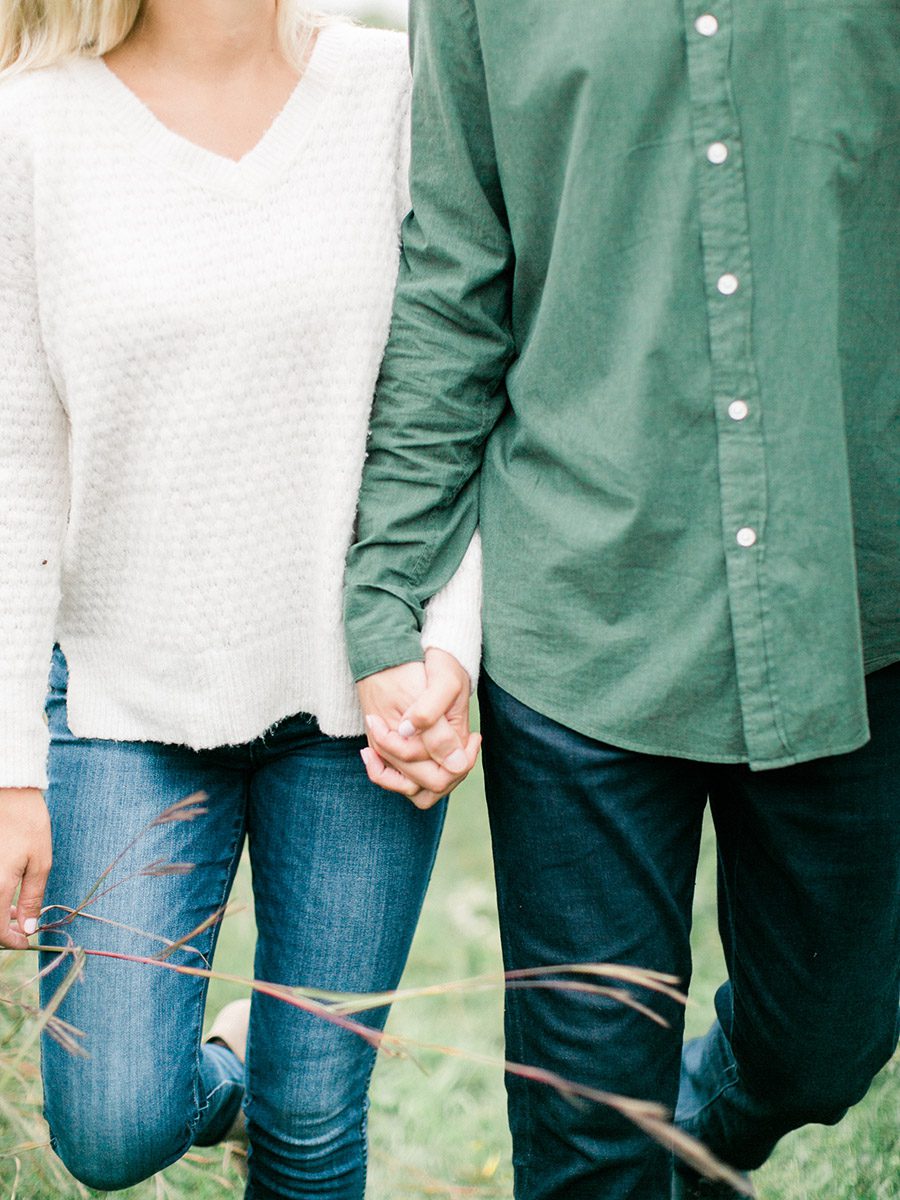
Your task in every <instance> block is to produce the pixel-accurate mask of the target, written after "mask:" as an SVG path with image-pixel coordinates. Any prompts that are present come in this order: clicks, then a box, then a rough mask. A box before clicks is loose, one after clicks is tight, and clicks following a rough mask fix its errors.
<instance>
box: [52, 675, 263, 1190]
mask: <svg viewBox="0 0 900 1200" xmlns="http://www.w3.org/2000/svg"><path fill="white" fill-rule="evenodd" d="M65 682H66V681H65V664H64V661H63V660H62V659H61V656H59V655H57V656H56V658H55V660H54V668H53V673H52V675H51V691H50V696H49V698H48V703H47V710H48V716H49V720H50V727H51V733H52V749H51V755H50V788H49V792H48V803H49V807H50V815H51V820H52V823H53V843H54V861H53V869H52V872H51V875H50V880H49V883H48V887H47V893H46V904H48V905H53V906H59V907H55V908H52V909H51V910H50V911H48V912H46V913H45V915H44V917H43V919H42V925H44V926H46V925H48V924H50V923H54V922H58V921H60V920H63V919H64V918H65V913H66V908H69V909H71V908H75V907H77V906H78V905H79V904H80V903H81V902H82V901H83V900H84V899H85V897H86V896H87V895H88V893H89V892H90V891H91V888H92V887H93V886H94V883H95V881H96V880H97V879H98V878H99V877H100V876H101V874H102V873H103V872H104V871H105V870H106V868H107V867H109V866H110V864H111V863H113V861H114V860H115V859H116V858H117V856H118V855H119V854H121V852H122V851H123V850H125V848H126V847H127V846H128V844H129V843H130V842H131V841H132V839H134V838H135V837H136V836H137V835H138V834H139V833H140V832H141V831H142V830H144V829H146V828H147V827H148V826H150V825H151V822H153V821H155V820H156V818H158V817H159V816H160V814H161V813H162V812H163V811H164V810H165V809H167V808H168V807H169V806H171V805H173V804H175V803H177V802H178V801H180V800H183V799H184V798H185V797H187V796H189V795H191V794H192V793H194V792H197V791H198V790H203V791H205V792H206V793H207V794H208V801H207V804H206V807H207V808H208V813H207V815H205V816H198V817H197V818H196V819H194V820H184V819H177V820H176V819H170V820H166V821H163V822H162V823H159V824H156V825H154V826H152V827H151V828H150V830H149V833H147V834H146V835H145V836H142V837H140V839H139V840H138V842H137V843H136V844H135V845H134V846H133V848H132V849H130V850H128V851H127V853H126V854H125V856H124V857H123V858H122V859H121V861H119V862H118V863H116V865H115V868H114V869H113V870H112V871H111V872H110V874H109V875H108V876H107V877H106V878H105V879H104V880H103V882H102V884H101V885H100V887H99V888H98V889H97V892H96V893H95V898H94V901H93V902H92V903H90V905H89V906H88V907H87V909H86V914H87V915H85V916H79V917H76V918H75V919H74V920H72V921H71V923H69V924H65V925H63V926H61V927H60V928H58V929H57V930H56V931H52V930H48V931H47V932H45V933H44V934H42V936H41V942H42V944H44V945H50V944H57V945H60V944H64V943H65V942H66V941H67V939H71V942H73V943H74V944H76V945H79V946H83V947H85V948H87V949H91V950H98V951H104V952H113V953H124V954H132V955H141V956H153V955H156V954H158V953H159V952H160V950H162V949H164V943H163V942H162V941H160V940H159V936H157V937H156V938H155V939H154V938H148V937H145V936H142V935H141V934H140V933H137V932H133V931H135V930H146V931H147V932H148V933H151V934H154V935H161V936H162V937H165V938H168V939H170V940H173V941H174V940H177V939H179V938H181V937H183V936H184V935H185V934H187V933H189V932H190V930H191V929H193V928H195V927H196V926H198V925H199V924H200V923H201V922H202V921H204V920H205V919H206V918H207V917H208V916H209V915H210V913H211V912H213V911H215V909H217V908H218V907H219V906H220V905H221V904H222V903H223V902H224V900H225V898H226V896H227V894H228V891H229V889H230V887H231V883H232V880H233V876H234V870H235V865H236V862H237V859H238V856H239V853H240V847H241V844H242V840H243V834H244V813H245V789H246V783H245V780H246V778H247V774H246V772H245V771H244V770H242V769H240V762H239V759H238V757H237V753H238V752H236V751H234V752H231V751H229V752H226V755H225V756H224V757H223V758H222V759H217V758H215V757H213V756H210V755H198V754H194V753H192V752H190V751H186V750H181V749H178V748H175V747H166V746H160V745H155V744H153V743H121V742H113V741H100V740H89V739H78V738H75V737H74V736H73V735H72V733H71V732H70V731H69V729H68V726H67V723H66V698H65ZM229 754H230V755H232V757H233V759H234V762H233V764H232V765H229V763H228V758H227V756H228V755H229ZM180 815H181V816H183V815H184V814H180ZM168 864H192V869H191V870H190V871H187V872H186V873H181V872H182V871H186V868H183V867H180V866H176V867H175V869H174V870H170V869H169V867H168ZM110 922H111V923H110ZM126 927H127V928H126ZM214 942H215V930H214V929H209V930H206V931H205V932H204V933H202V934H199V935H198V936H197V937H195V938H193V939H191V945H192V946H193V947H195V948H196V950H198V951H199V952H200V953H199V954H198V953H194V952H191V951H188V950H180V951H178V952H176V953H174V954H173V955H172V956H171V957H170V958H168V959H166V960H165V961H166V962H167V963H169V964H187V965H193V966H203V965H204V958H202V957H201V955H202V956H204V957H205V959H206V960H209V959H210V958H211V955H212V950H213V945H214ZM42 957H43V965H44V966H46V965H48V964H49V963H50V962H51V961H53V960H54V959H55V956H53V955H50V954H45V955H43V956H42ZM69 961H70V960H68V959H64V961H63V962H62V963H60V964H59V966H58V967H57V968H56V969H55V970H53V971H52V972H51V973H50V974H49V975H47V976H46V977H45V978H44V980H43V982H42V986H41V992H42V1001H43V1003H44V1004H45V1005H46V1004H47V1003H48V1002H49V1001H50V1000H51V998H52V996H53V994H54V992H55V991H56V989H57V988H58V986H59V984H60V983H61V982H62V980H63V978H64V976H65V974H66V972H67V970H68V963H69ZM205 996H206V981H205V980H202V979H197V978H191V977H188V976H182V975H179V974H177V973H175V972H174V971H172V970H170V969H168V967H166V966H155V965H140V964H137V963H133V962H122V961H117V960H114V959H106V958H102V957H88V959H87V961H86V964H85V967H84V971H83V974H82V976H81V978H80V980H79V981H78V983H76V984H75V986H73V987H72V988H71V989H70V990H69V991H68V993H67V994H66V996H65V998H64V999H63V1001H62V1003H61V1004H60V1007H59V1009H58V1013H57V1015H58V1016H59V1017H60V1018H62V1019H63V1020H65V1021H68V1022H70V1023H71V1024H72V1025H74V1026H76V1027H77V1028H78V1029H80V1030H82V1031H83V1033H84V1034H85V1037H84V1039H83V1042H82V1044H83V1047H84V1051H85V1053H86V1057H82V1056H79V1055H75V1054H73V1053H71V1052H70V1051H68V1050H66V1049H64V1048H63V1047H62V1046H60V1045H58V1044H57V1043H56V1042H55V1041H54V1040H53V1039H52V1038H51V1037H49V1036H46V1035H45V1037H44V1040H43V1046H42V1065H43V1076H44V1093H45V1111H46V1115H47V1120H48V1123H49V1125H50V1131H51V1136H52V1139H53V1144H54V1146H55V1148H56V1150H57V1152H58V1153H59V1155H60V1156H61V1158H62V1159H63V1161H64V1162H65V1164H66V1166H67V1167H68V1168H69V1170H70V1171H71V1172H72V1173H73V1174H74V1175H75V1176H76V1177H77V1178H78V1179H80V1180H82V1181H83V1182H85V1183H87V1184H89V1185H90V1186H92V1187H95V1188H97V1189H100V1190H103V1191H107V1190H109V1191H112V1190H116V1189H119V1188H124V1187H127V1186H130V1185H131V1184H133V1183H136V1182H138V1181H139V1180H140V1179H144V1178H146V1177H147V1176H149V1175H152V1174H153V1173H155V1172H156V1171H158V1170H160V1169H161V1168H162V1167H164V1166H167V1165H168V1164H169V1163H170V1162H172V1161H174V1160H175V1159H176V1158H178V1157H180V1155H181V1154H183V1153H184V1151H185V1150H186V1149H187V1148H188V1147H189V1146H190V1145H191V1143H192V1141H194V1140H195V1138H197V1137H198V1136H202V1135H203V1134H204V1133H207V1134H208V1133H210V1132H213V1133H214V1132H216V1131H217V1128H218V1131H219V1132H220V1135H221V1133H224V1132H225V1130H226V1129H227V1126H228V1124H229V1122H230V1119H231V1118H232V1117H233V1116H234V1114H235V1112H236V1110H237V1108H238V1107H239V1104H240V1099H241V1093H242V1072H241V1070H240V1066H239V1064H238V1063H237V1060H236V1059H234V1062H233V1064H230V1063H229V1055H228V1052H227V1051H225V1050H224V1049H223V1048H222V1047H216V1048H215V1050H214V1051H213V1052H212V1053H208V1052H207V1050H206V1049H204V1050H203V1052H201V1048H200V1034H201V1024H202V1020H203V1007H204V1000H205ZM230 1057H231V1058H232V1059H233V1056H230ZM207 1060H208V1061H207Z"/></svg>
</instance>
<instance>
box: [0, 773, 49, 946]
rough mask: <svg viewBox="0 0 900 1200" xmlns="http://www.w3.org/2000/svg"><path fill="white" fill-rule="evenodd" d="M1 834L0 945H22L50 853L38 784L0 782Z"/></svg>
mask: <svg viewBox="0 0 900 1200" xmlns="http://www.w3.org/2000/svg"><path fill="white" fill-rule="evenodd" d="M0 837H2V847H0V946H6V947H7V948H8V949H10V950H25V949H27V948H28V935H30V934H32V933H34V931H35V929H36V928H37V923H38V919H39V917H40V915H41V906H42V904H43V902H44V887H45V885H46V883H47V875H48V874H49V872H50V859H51V850H50V815H49V813H48V812H47V805H46V804H45V803H44V797H43V794H42V793H41V792H39V791H38V790H37V788H0ZM20 883H21V885H22V887H21V890H20V892H19V899H18V903H17V904H15V905H13V896H14V895H15V891H16V888H17V887H18V886H19V884H20Z"/></svg>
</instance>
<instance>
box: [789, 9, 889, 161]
mask: <svg viewBox="0 0 900 1200" xmlns="http://www.w3.org/2000/svg"><path fill="white" fill-rule="evenodd" d="M785 17H786V32H787V39H788V40H787V48H788V65H789V70H790V83H791V133H792V135H793V136H794V137H795V138H798V139H800V140H802V141H806V142H815V143H818V144H820V145H823V146H827V147H829V148H830V149H832V150H834V151H835V152H836V153H837V154H841V155H844V156H846V157H849V158H851V159H854V160H856V161H859V160H860V159H864V158H866V157H868V156H869V155H870V154H872V153H874V152H875V151H876V150H878V148H879V147H880V146H883V145H885V144H888V143H892V142H897V141H898V140H900V0H855V3H841V2H840V0H794V2H792V0H788V2H787V4H786V11H785Z"/></svg>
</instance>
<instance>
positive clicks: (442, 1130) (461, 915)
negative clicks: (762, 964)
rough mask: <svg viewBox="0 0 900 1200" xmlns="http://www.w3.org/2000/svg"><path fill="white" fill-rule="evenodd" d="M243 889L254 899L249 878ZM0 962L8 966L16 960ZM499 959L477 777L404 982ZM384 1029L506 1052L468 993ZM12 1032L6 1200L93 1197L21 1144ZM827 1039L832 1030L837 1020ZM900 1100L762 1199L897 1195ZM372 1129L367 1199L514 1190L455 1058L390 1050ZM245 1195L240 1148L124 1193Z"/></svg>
mask: <svg viewBox="0 0 900 1200" xmlns="http://www.w3.org/2000/svg"><path fill="white" fill-rule="evenodd" d="M712 851H713V847H712V844H711V840H710V839H709V837H707V839H706V842H705V845H704V853H703V863H702V871H701V876H700V880H699V886H698V891H697V912H696V924H695V958H696V976H695V982H694V987H693V990H692V998H693V1000H694V1003H693V1005H692V1007H691V1009H690V1011H689V1014H688V1021H689V1033H691V1034H693V1033H699V1032H701V1031H702V1030H703V1029H705V1028H706V1026H707V1024H708V1023H709V1020H710V1014H711V1011H712V1008H711V1002H712V994H713V991H714V990H715V987H716V985H717V984H718V982H719V981H720V979H721V974H722V965H721V957H720V954H719V949H718V940H717V936H716V932H715V898H714V891H715V881H714V866H713V853H712ZM237 889H238V892H239V893H240V894H241V895H242V896H244V897H246V898H249V890H250V889H249V880H248V878H247V876H246V874H242V876H241V877H240V879H239V882H238V885H237ZM252 940H253V923H252V914H251V913H250V911H249V910H248V911H246V912H243V913H239V914H238V915H236V916H234V917H231V918H229V920H228V921H227V922H226V926H225V928H224V930H223V934H222V940H221V944H220V948H219V953H218V955H217V961H216V966H217V967H219V968H221V969H223V970H228V971H240V972H244V973H246V972H248V971H249V969H250V967H249V964H250V957H251V953H252ZM5 963H6V964H10V963H11V956H7V957H6V960H5ZM498 965H499V949H498V943H497V933H496V912H495V907H494V902H493V896H492V886H491V877H490V854H489V846H488V836H487V827H486V821H485V816H484V806H483V799H482V796H481V786H480V781H479V780H478V779H473V780H472V781H470V782H469V783H468V784H467V785H466V786H465V787H464V788H463V789H461V790H460V792H459V793H457V795H456V796H455V797H454V799H453V802H452V805H451V814H450V817H449V820H448V825H447V831H446V835H445V839H444V843H443V846H442V849H441V854H440V856H439V861H438V864H437V868H436V871H435V877H434V880H433V883H432V887H431V891H430V893H429V897H428V902H427V906H426V912H425V916H424V918H423V920H422V923H421V926H420V929H419V932H418V936H417V938H416V942H415V946H414V949H413V953H412V957H411V960H410V964H409V968H408V971H407V977H406V980H405V982H406V983H407V984H420V983H434V982H437V981H446V980H452V979H458V978H463V977H467V976H471V975H476V974H479V973H481V972H484V971H488V970H492V969H495V968H496V967H498ZM17 970H21V964H20V963H19V962H12V963H11V965H9V966H7V969H6V974H5V975H4V976H0V985H2V984H3V983H4V982H5V983H6V984H7V986H8V984H9V982H10V979H9V976H10V973H12V974H15V972H16V971H17ZM234 994H235V990H234V989H231V988H228V987H225V986H222V985H215V984H214V985H213V989H212V996H211V1002H210V1009H211V1011H214V1010H215V1009H217V1008H218V1007H219V1006H220V1005H221V1004H222V1003H224V1002H225V1001H226V1000H228V999H230V998H231V997H232V995H234ZM2 1019H3V1018H2V1014H0V1021H2ZM2 1028H3V1027H2V1025H0V1033H2ZM391 1028H393V1029H394V1030H395V1031H397V1032H402V1033H404V1034H407V1035H409V1036H413V1037H417V1038H421V1039H423V1040H427V1041H432V1042H442V1043H449V1044H452V1045H455V1046H463V1047H466V1048H467V1049H470V1050H475V1051H479V1052H481V1053H485V1054H489V1055H492V1056H500V1055H501V1053H502V1038H501V1002H500V998H499V996H498V995H496V994H492V993H483V994H478V995H474V996H469V997H467V998H465V999H463V998H460V997H453V996H443V997H436V998H431V999H427V1000H420V1001H416V1002H415V1003H413V1004H411V1005H408V1006H403V1007H402V1008H400V1007H398V1008H397V1010H396V1011H395V1013H394V1014H393V1016H392V1019H391ZM5 1036H6V1039H7V1040H6V1045H5V1049H2V1048H0V1152H3V1155H4V1156H3V1157H2V1158H0V1200H7V1198H8V1200H44V1198H45V1197H46V1198H49V1197H61V1198H63V1200H68V1198H70V1197H72V1198H74V1197H86V1196H88V1194H89V1193H87V1192H86V1191H84V1189H81V1188H79V1187H77V1186H76V1185H75V1184H74V1183H73V1182H72V1181H69V1180H67V1179H66V1178H65V1177H64V1175H63V1174H61V1173H59V1172H57V1171H56V1170H55V1169H54V1165H53V1158H52V1155H50V1154H49V1152H47V1151H46V1150H44V1149H41V1148H40V1146H39V1145H37V1146H36V1147H35V1148H29V1144H31V1143H38V1144H39V1143H40V1142H42V1141H43V1140H44V1139H45V1137H46V1133H45V1131H43V1130H42V1128H41V1126H40V1123H39V1122H38V1121H37V1120H36V1118H35V1116H34V1109H35V1104H36V1102H37V1089H38V1085H37V1080H36V1073H35V1068H34V1053H33V1049H32V1050H31V1051H29V1052H28V1053H26V1055H25V1056H24V1058H23V1060H22V1061H21V1063H19V1064H18V1065H16V1064H14V1063H13V1061H12V1056H13V1052H14V1050H15V1048H16V1047H18V1046H21V1045H22V1043H23V1039H24V1038H25V1037H26V1036H27V1026H26V1027H25V1028H23V1029H18V1028H17V1026H16V1025H15V1023H9V1022H8V1023H7V1026H6V1029H5ZM835 1036H836V1037H837V1036H840V1031H839V1030H836V1031H835ZM13 1068H15V1069H13ZM4 1069H5V1074H4ZM898 1101H900V1069H898V1064H896V1063H895V1064H894V1065H893V1066H892V1067H889V1068H888V1069H887V1070H886V1071H885V1072H883V1074H882V1076H881V1077H880V1078H879V1080H878V1081H877V1082H876V1085H875V1087H874V1088H873V1090H872V1092H871V1093H870V1095H869V1096H868V1098H867V1099H866V1100H865V1101H864V1103H863V1104H861V1105H860V1106H859V1107H858V1108H857V1109H855V1110H854V1112H852V1113H851V1114H850V1116H848V1117H847V1118H846V1119H845V1121H844V1122H843V1124H842V1125H841V1126H839V1127H838V1128H837V1129H822V1128H819V1127H811V1128H809V1129H806V1130H803V1131H801V1132H800V1133H798V1134H795V1135H794V1136H793V1137H791V1138H788V1139H786V1140H785V1142H784V1143H783V1144H782V1145H781V1146H780V1147H779V1150H778V1152H777V1153H776V1155H775V1157H774V1158H773V1160H772V1162H771V1163H769V1164H768V1166H767V1167H766V1168H765V1170H764V1171H761V1172H760V1173H759V1175H758V1177H757V1185H758V1189H759V1193H760V1196H761V1197H762V1198H763V1200H898V1198H900V1144H898V1133H897V1130H898V1124H897V1117H898V1108H900V1105H898ZM370 1128H371V1140H372V1151H371V1169H370V1181H371V1182H370V1189H369V1194H370V1196H371V1197H372V1200H422V1198H425V1197H438V1198H441V1197H443V1198H446V1200H463V1198H465V1197H483V1198H484V1200H489V1198H492V1197H499V1198H507V1197H510V1196H511V1195H512V1187H511V1170H510V1167H509V1139H508V1135H507V1132H506V1128H505V1119H504V1094H503V1082H502V1078H501V1074H500V1072H499V1071H497V1070H491V1069H487V1068H483V1067H476V1066H472V1065H469V1064H467V1063H465V1062H462V1061H460V1060H458V1059H439V1058H437V1059H433V1060H429V1061H426V1062H424V1063H420V1064H414V1063H412V1062H408V1061H398V1060H392V1059H384V1060H382V1061H381V1062H380V1063H379V1066H378V1068H377V1070H376V1073H375V1079H374V1083H373V1092H372V1115H371V1126H370ZM16 1148H18V1150H17V1149H16ZM240 1194H241V1182H240V1158H239V1156H237V1155H235V1154H233V1153H232V1152H231V1151H229V1150H227V1149H226V1150H221V1149H217V1150H213V1151H202V1152H198V1153H197V1154H195V1155H192V1156H191V1158H190V1159H189V1160H188V1161H186V1162H182V1163H180V1164H178V1165H177V1166H175V1167H173V1168H171V1169H170V1170H169V1171H167V1172H165V1174H164V1175H163V1176H159V1177H157V1179H156V1180H154V1181H151V1182H150V1183H148V1184H145V1185H143V1186H142V1187H140V1188H134V1189H132V1190H131V1191H129V1192H127V1193H121V1195H123V1196H127V1197H130V1198H131V1200H167V1198H169V1200H187V1197H190V1198H191V1200H224V1198H225V1197H236V1196H239V1195H240ZM598 1200H600V1198H598Z"/></svg>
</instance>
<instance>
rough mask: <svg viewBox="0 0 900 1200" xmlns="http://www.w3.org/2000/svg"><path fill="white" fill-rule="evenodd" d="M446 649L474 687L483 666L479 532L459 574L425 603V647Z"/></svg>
mask: <svg viewBox="0 0 900 1200" xmlns="http://www.w3.org/2000/svg"><path fill="white" fill-rule="evenodd" d="M432 647H434V648H435V649H437V650H446V651H447V653H448V654H452V655H453V657H454V658H455V659H456V660H457V662H459V663H461V664H462V666H463V667H465V669H466V670H467V671H468V673H469V678H470V679H471V681H472V691H473V692H474V691H475V689H476V687H477V686H478V672H479V670H480V667H481V535H480V533H479V532H478V530H477V529H476V530H475V535H474V537H473V538H472V540H471V542H470V543H469V548H468V550H467V551H466V553H465V556H464V557H463V560H462V562H461V563H460V564H459V566H458V567H457V569H456V574H455V575H454V576H453V577H452V579H451V580H450V581H449V583H446V584H445V585H444V587H443V588H442V589H441V590H440V591H439V592H438V593H437V595H436V596H433V597H432V598H431V600H429V602H428V604H426V606H425V621H424V624H423V626H422V649H423V650H429V649H431V648H432Z"/></svg>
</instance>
